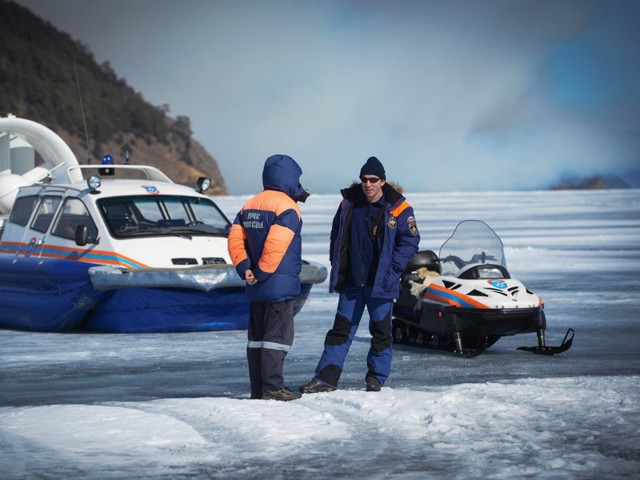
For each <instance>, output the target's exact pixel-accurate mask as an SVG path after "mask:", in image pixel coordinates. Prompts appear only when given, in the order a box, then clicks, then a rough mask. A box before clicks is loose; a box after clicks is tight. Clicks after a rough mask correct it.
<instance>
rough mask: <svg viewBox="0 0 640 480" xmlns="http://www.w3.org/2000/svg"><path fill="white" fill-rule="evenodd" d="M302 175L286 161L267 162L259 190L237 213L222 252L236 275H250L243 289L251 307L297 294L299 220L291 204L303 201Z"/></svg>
mask: <svg viewBox="0 0 640 480" xmlns="http://www.w3.org/2000/svg"><path fill="white" fill-rule="evenodd" d="M301 175H302V169H301V168H300V166H299V165H298V164H297V163H296V161H295V160H294V159H293V158H291V157H289V156H286V155H273V156H271V157H269V158H267V160H266V162H265V164H264V169H263V171H262V184H263V187H264V190H263V191H262V192H261V193H259V194H258V195H256V196H255V197H253V198H251V199H250V200H249V201H247V203H245V205H244V206H243V207H242V210H240V212H238V214H237V215H236V218H235V220H234V222H233V225H232V226H231V231H230V232H229V240H228V249H229V254H230V255H231V260H232V261H233V264H234V266H235V267H236V271H237V272H238V275H240V277H241V278H242V279H244V278H245V277H244V272H245V270H247V269H251V270H252V271H253V273H254V275H255V277H256V279H257V280H258V282H257V283H256V284H254V285H247V289H246V292H247V296H248V297H249V299H250V300H251V301H262V302H280V301H284V300H288V299H291V298H294V297H296V296H297V295H299V294H300V269H301V266H302V259H301V254H302V253H301V250H302V241H301V237H300V232H301V230H302V218H301V216H300V209H299V208H298V205H297V203H296V200H302V199H304V198H305V194H306V192H305V191H304V189H303V188H302V185H301V184H300V176H301Z"/></svg>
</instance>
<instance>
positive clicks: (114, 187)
mask: <svg viewBox="0 0 640 480" xmlns="http://www.w3.org/2000/svg"><path fill="white" fill-rule="evenodd" d="M35 152H37V153H38V154H39V155H40V157H41V160H42V163H41V164H40V165H38V166H36V164H35V160H36V159H35ZM210 185H211V179H209V178H205V177H201V178H200V179H198V182H197V188H194V187H192V186H187V185H179V184H176V183H174V182H173V181H172V180H171V179H170V178H169V177H167V176H166V175H165V174H164V173H162V172H161V171H160V170H158V169H157V168H155V167H152V166H149V165H129V164H128V163H126V164H117V163H116V162H115V159H114V158H113V157H111V156H110V155H105V156H103V157H102V159H101V161H100V163H98V164H96V165H80V164H79V163H78V161H77V159H76V157H75V155H74V154H73V152H72V151H71V149H70V148H69V146H68V145H67V144H66V143H65V142H64V140H62V138H60V137H59V136H58V135H57V134H56V133H55V132H53V131H52V130H50V129H49V128H47V127H45V126H44V125H41V124H39V123H37V122H33V121H30V120H27V119H22V118H16V117H13V116H11V117H6V118H0V328H10V329H18V330H31V331H38V332H65V331H69V330H74V329H79V330H87V331H97V332H113V333H167V332H193V331H216V330H242V329H246V328H247V324H248V319H249V300H248V299H247V297H246V295H245V282H244V280H243V279H241V278H240V277H239V276H238V274H237V273H236V270H235V267H234V266H233V264H232V263H231V259H230V258H229V254H228V252H227V237H228V234H229V229H230V226H231V223H230V222H229V220H228V219H227V217H226V216H225V215H224V213H223V212H222V211H221V210H220V208H219V207H218V206H217V205H216V203H215V202H214V200H213V199H212V198H211V197H209V196H207V195H206V194H205V190H206V189H207V188H208V186H210ZM326 276H327V271H326V268H325V267H324V266H322V265H319V264H314V263H312V262H307V261H303V262H302V268H301V272H300V281H301V292H300V295H298V296H297V297H296V298H295V299H294V305H295V306H294V313H297V312H298V311H299V310H300V309H301V308H302V306H303V305H304V303H305V301H306V299H307V298H308V295H309V292H310V290H311V287H312V286H313V285H314V284H317V283H322V282H323V281H324V280H325V278H326Z"/></svg>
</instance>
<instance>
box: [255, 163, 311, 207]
mask: <svg viewBox="0 0 640 480" xmlns="http://www.w3.org/2000/svg"><path fill="white" fill-rule="evenodd" d="M300 175H302V168H300V165H298V164H297V163H296V161H295V160H294V159H293V158H291V157H289V156H288V155H271V156H270V157H269V158H267V160H266V161H265V162H264V169H263V170H262V186H263V187H264V189H265V190H277V191H279V192H283V193H286V194H287V195H289V197H291V198H292V199H294V200H296V201H297V200H300V199H302V198H305V194H306V192H305V190H304V188H302V185H301V184H300Z"/></svg>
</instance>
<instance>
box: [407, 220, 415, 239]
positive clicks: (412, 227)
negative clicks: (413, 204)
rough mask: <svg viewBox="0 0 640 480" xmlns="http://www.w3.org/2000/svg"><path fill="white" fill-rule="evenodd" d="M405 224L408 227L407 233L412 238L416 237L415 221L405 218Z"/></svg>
mask: <svg viewBox="0 0 640 480" xmlns="http://www.w3.org/2000/svg"><path fill="white" fill-rule="evenodd" d="M407 224H408V225H409V231H410V232H411V235H413V236H414V237H417V236H418V225H416V219H415V218H413V217H409V218H407Z"/></svg>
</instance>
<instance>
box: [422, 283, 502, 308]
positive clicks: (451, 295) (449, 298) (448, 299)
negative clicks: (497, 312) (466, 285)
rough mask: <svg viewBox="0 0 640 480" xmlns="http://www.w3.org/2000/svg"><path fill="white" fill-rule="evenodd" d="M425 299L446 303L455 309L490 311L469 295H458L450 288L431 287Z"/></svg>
mask: <svg viewBox="0 0 640 480" xmlns="http://www.w3.org/2000/svg"><path fill="white" fill-rule="evenodd" d="M425 298H428V299H429V300H433V301H435V302H438V303H445V304H447V305H452V306H455V307H466V308H482V309H489V308H491V307H488V306H486V305H484V304H482V303H480V302H478V301H477V300H474V299H473V298H471V297H470V296H469V295H465V294H463V293H458V292H456V291H454V290H449V289H448V288H445V287H441V286H440V285H433V284H431V285H429V288H427V291H426V292H425Z"/></svg>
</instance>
